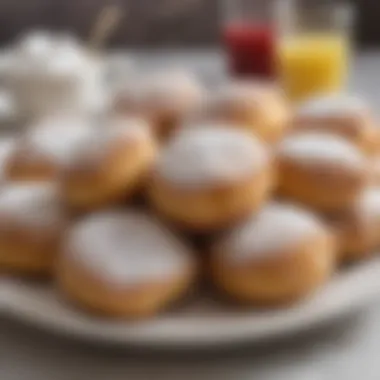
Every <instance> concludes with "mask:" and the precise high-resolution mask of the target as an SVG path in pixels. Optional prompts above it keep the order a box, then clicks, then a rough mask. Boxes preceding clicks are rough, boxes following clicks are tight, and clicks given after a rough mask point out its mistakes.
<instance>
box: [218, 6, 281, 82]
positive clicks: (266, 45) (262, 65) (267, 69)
mask: <svg viewBox="0 0 380 380" xmlns="http://www.w3.org/2000/svg"><path fill="white" fill-rule="evenodd" d="M221 3H222V38H223V45H224V47H225V51H226V55H227V60H228V66H229V69H230V72H231V73H232V74H233V75H237V76H244V77H246V76H248V77H249V76H253V77H264V78H273V76H274V74H275V31H274V22H273V1H271V0H221Z"/></svg>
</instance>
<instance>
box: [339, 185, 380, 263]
mask: <svg viewBox="0 0 380 380" xmlns="http://www.w3.org/2000/svg"><path fill="white" fill-rule="evenodd" d="M333 225H334V226H335V228H336V232H337V233H338V237H339V238H340V239H339V241H340V250H341V253H340V257H341V260H342V261H351V260H358V259H362V258H365V257H368V256H369V255H371V254H374V253H375V251H376V249H379V248H380V187H378V186H376V185H375V186H373V187H369V188H367V189H365V190H364V191H363V192H362V193H361V194H360V195H359V196H358V198H357V199H356V200H355V201H354V202H353V203H352V205H351V207H350V208H349V209H348V210H347V211H346V212H345V213H343V214H341V215H338V216H337V217H336V218H335V220H334V223H333Z"/></svg>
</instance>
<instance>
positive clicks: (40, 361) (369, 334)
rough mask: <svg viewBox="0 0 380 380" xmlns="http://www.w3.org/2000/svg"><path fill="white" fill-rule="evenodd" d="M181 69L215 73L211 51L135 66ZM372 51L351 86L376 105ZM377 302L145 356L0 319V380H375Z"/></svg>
mask: <svg viewBox="0 0 380 380" xmlns="http://www.w3.org/2000/svg"><path fill="white" fill-rule="evenodd" d="M152 58H154V62H155V63H166V61H168V62H170V63H171V64H177V63H178V64H182V63H183V64H185V65H188V66H190V67H194V68H195V69H197V70H200V71H201V73H203V74H204V75H205V76H207V77H208V78H215V80H216V79H217V78H218V76H220V75H221V71H222V64H221V60H220V56H219V55H218V53H201V52H199V53H197V54H195V53H192V54H189V53H188V54H178V53H173V54H165V58H162V56H161V57H156V56H155V57H151V56H150V55H146V54H140V55H139V60H140V61H141V64H146V62H149V63H148V64H152V62H153V59H152ZM379 69H380V52H379V53H366V54H362V55H361V56H360V57H359V58H358V59H357V61H356V63H355V66H354V70H353V71H354V75H353V80H352V83H351V87H352V88H354V89H355V91H356V92H359V93H361V94H365V95H366V96H367V97H368V98H369V100H370V101H371V102H372V104H373V105H374V107H377V108H379V106H380V75H379ZM379 336H380V302H379V303H377V304H374V305H372V306H371V307H370V308H368V309H366V310H363V311H362V312H361V313H360V314H356V315H354V316H350V317H348V318H346V319H345V320H342V321H339V322H338V323H334V324H333V325H330V326H328V327H325V328H323V329H319V330H315V331H310V332H308V333H306V334H303V335H302V336H295V337H291V338H288V339H286V340H283V341H281V342H272V343H271V344H266V345H265V346H247V345H246V346H244V347H240V348H235V349H233V350H224V351H219V352H216V351H212V352H211V351H210V352H194V351H193V352H178V351H177V352H147V351H136V350H134V351H131V350H126V349H123V350H121V349H119V348H115V347H98V346H90V345H88V344H84V343H82V342H78V341H73V340H69V339H66V338H64V337H58V336H54V335H50V334H48V333H45V332H43V331H40V330H36V329H34V328H33V327H30V326H24V325H22V324H20V323H17V322H14V321H11V320H9V319H4V318H2V319H0V379H1V380H24V379H27V380H41V379H54V380H66V379H67V380H76V379H78V380H79V379H80V380H87V379H91V380H98V379H112V380H119V379H129V380H134V379H136V380H139V379H150V378H153V377H154V378H156V379H166V380H170V379H183V380H187V379H197V380H203V379H208V380H210V379H211V380H212V379H231V380H232V379H233V380H235V379H236V380H245V379H255V380H262V379H263V380H264V379H270V380H288V379H289V380H299V379H300V380H301V379H307V380H330V379H331V380H357V379H359V378H363V379H365V380H378V379H379V378H380V361H379V359H378V356H379V355H378V353H379V351H380V339H379Z"/></svg>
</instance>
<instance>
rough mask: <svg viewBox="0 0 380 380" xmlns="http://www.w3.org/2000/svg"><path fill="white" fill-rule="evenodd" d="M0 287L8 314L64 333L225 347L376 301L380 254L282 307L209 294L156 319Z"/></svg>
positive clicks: (24, 287) (14, 285)
mask: <svg viewBox="0 0 380 380" xmlns="http://www.w3.org/2000/svg"><path fill="white" fill-rule="evenodd" d="M0 291H1V293H0V297H1V298H0V300H1V301H2V303H3V305H1V306H4V307H3V308H2V309H3V310H5V312H6V313H8V314H10V315H11V316H14V317H17V318H19V319H22V320H25V321H28V322H30V323H33V324H36V325H39V326H40V327H44V328H48V329H53V330H55V331H58V332H62V333H65V334H72V335H76V336H78V337H81V338H85V339H90V340H93V341H99V342H105V341H106V342H109V343H117V344H123V345H126V346H137V345H138V346H145V347H152V346H155V347H161V346H162V347H168V346H170V347H173V346H176V347H177V346H181V347H190V348H196V347H208V346H216V345H218V346H219V347H220V346H223V345H224V346H227V345H234V344H241V343H244V342H248V341H249V342H255V341H261V340H265V339H273V338H277V337H280V336H283V335H286V334H290V333H295V332H297V331H301V330H305V329H308V328H311V327H313V326H314V327H315V326H316V325H319V324H322V323H325V322H327V321H329V320H332V319H334V318H337V317H341V316H343V315H345V314H347V313H349V312H352V311H355V310H357V309H359V308H361V307H363V306H365V305H366V304H368V303H370V302H374V301H375V299H376V298H377V297H378V296H380V258H376V259H373V260H370V261H367V262H365V263H361V264H359V265H357V266H354V267H351V268H346V269H345V270H343V271H341V272H340V273H338V274H337V275H336V276H335V277H334V278H333V279H332V280H331V281H330V282H329V283H328V284H327V285H326V286H325V287H324V288H323V289H321V290H320V291H319V292H318V293H317V294H315V295H314V296H313V297H311V298H310V299H308V300H306V301H304V302H302V303H301V304H299V305H297V306H296V307H292V308H288V309H283V310H267V311H253V310H251V311H249V310H245V311H243V310H239V311H238V310H231V309H228V308H227V307H226V305H219V304H218V305H216V304H215V302H212V301H210V300H209V299H207V298H206V297H205V298H204V299H198V300H193V301H190V302H189V304H188V305H186V306H184V307H182V308H180V309H179V310H175V311H172V312H170V313H168V314H165V315H162V316H159V317H157V318H154V319H151V320H146V321H143V322H123V323H121V322H115V321H108V320H102V319H96V318H91V317H89V316H87V315H86V314H83V313H82V312H79V311H77V310H75V309H73V308H71V306H69V305H67V304H66V303H65V302H64V301H63V300H62V299H61V298H60V297H59V296H58V295H57V294H56V293H55V292H54V291H53V290H51V288H50V287H48V286H46V285H41V284H35V283H26V282H22V281H18V280H14V279H4V278H3V279H1V284H0ZM379 298H380V297H379Z"/></svg>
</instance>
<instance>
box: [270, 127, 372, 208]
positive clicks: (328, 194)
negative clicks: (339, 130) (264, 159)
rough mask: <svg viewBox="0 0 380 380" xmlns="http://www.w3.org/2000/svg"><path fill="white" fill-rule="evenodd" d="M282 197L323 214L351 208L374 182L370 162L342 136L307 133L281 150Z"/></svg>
mask: <svg viewBox="0 0 380 380" xmlns="http://www.w3.org/2000/svg"><path fill="white" fill-rule="evenodd" d="M277 155H278V157H277V158H278V164H279V173H278V175H279V180H278V191H279V194H280V195H282V196H284V197H287V198H290V199H292V200H293V201H296V202H298V203H301V204H305V205H307V206H310V207H312V208H314V209H316V210H318V211H322V212H337V211H341V210H344V209H347V208H348V207H349V206H350V205H351V204H352V203H353V202H354V200H355V199H356V198H357V197H358V195H359V194H360V193H361V191H362V190H363V189H364V188H365V187H366V185H367V183H368V181H369V179H370V167H369V160H368V159H367V158H366V157H365V156H364V154H363V153H362V152H361V151H360V150H359V149H358V148H357V147H355V146H354V145H353V144H351V143H349V142H348V141H346V140H345V139H344V138H342V137H340V136H336V135H333V134H329V133H323V132H305V133H301V134H296V135H292V136H289V137H287V138H286V139H285V140H284V141H283V142H282V143H281V144H280V145H279V147H278V151H277Z"/></svg>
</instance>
